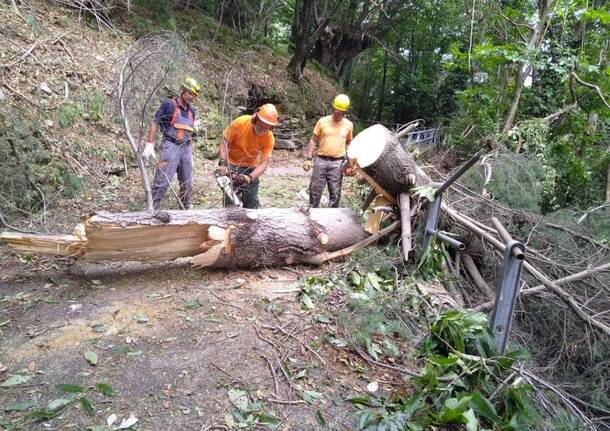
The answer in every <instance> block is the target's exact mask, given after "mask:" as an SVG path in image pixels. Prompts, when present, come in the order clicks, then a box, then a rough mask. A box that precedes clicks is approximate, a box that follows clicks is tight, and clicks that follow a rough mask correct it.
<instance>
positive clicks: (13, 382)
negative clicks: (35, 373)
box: [0, 374, 32, 388]
mask: <svg viewBox="0 0 610 431" xmlns="http://www.w3.org/2000/svg"><path fill="white" fill-rule="evenodd" d="M30 380H32V376H30V375H27V374H13V375H12V376H11V377H9V378H8V379H6V380H5V381H4V382H2V384H0V386H2V387H3V388H8V387H11V386H17V385H22V384H24V383H27V382H29V381H30Z"/></svg>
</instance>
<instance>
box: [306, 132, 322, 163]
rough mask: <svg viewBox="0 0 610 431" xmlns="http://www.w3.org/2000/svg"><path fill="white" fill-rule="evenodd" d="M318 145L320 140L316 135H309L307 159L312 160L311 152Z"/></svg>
mask: <svg viewBox="0 0 610 431" xmlns="http://www.w3.org/2000/svg"><path fill="white" fill-rule="evenodd" d="M319 143H320V138H319V137H318V136H316V135H311V138H310V139H309V145H307V158H308V159H311V158H313V152H314V150H315V149H316V146H317V145H318V144H319Z"/></svg>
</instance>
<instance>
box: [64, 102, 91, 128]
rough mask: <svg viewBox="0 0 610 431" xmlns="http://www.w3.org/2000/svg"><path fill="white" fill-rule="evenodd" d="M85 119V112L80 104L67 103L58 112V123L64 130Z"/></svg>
mask: <svg viewBox="0 0 610 431" xmlns="http://www.w3.org/2000/svg"><path fill="white" fill-rule="evenodd" d="M84 117H85V111H84V109H83V107H82V106H81V105H80V104H78V103H74V102H66V103H64V104H62V105H61V106H60V107H59V109H58V110H57V122H58V123H59V127H61V128H62V129H67V128H68V127H70V126H72V125H73V124H74V123H76V122H77V121H78V120H80V119H82V118H84Z"/></svg>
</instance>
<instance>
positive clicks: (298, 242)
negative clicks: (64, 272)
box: [0, 208, 368, 268]
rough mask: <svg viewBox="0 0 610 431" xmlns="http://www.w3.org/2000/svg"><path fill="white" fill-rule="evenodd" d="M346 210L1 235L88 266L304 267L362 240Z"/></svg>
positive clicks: (234, 213) (135, 220)
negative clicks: (187, 261)
mask: <svg viewBox="0 0 610 431" xmlns="http://www.w3.org/2000/svg"><path fill="white" fill-rule="evenodd" d="M367 236H368V234H367V233H366V232H365V231H364V229H363V228H362V221H361V220H360V218H359V217H358V216H357V215H356V214H355V213H353V212H352V211H351V210H350V209H347V208H312V209H306V208H303V209H298V208H288V209H277V208H269V209H260V210H247V209H243V208H226V209H216V210H192V211H158V212H154V213H152V212H137V213H119V214H115V213H105V212H100V213H96V214H94V215H92V216H90V217H89V218H87V219H86V220H85V223H84V230H83V229H80V230H79V234H78V235H54V236H50V235H49V236H47V235H29V234H17V233H3V234H1V235H0V240H2V241H5V242H7V243H8V244H9V245H11V246H12V247H15V248H17V249H19V250H24V251H29V252H35V253H46V254H56V255H62V256H75V257H79V258H82V259H84V260H87V261H101V260H115V261H116V260H140V261H162V260H173V259H176V258H179V257H190V258H191V262H192V264H193V265H196V266H200V267H224V268H226V267H259V266H278V265H286V264H291V263H298V262H308V261H309V258H310V257H311V256H316V255H319V254H320V253H324V252H333V251H337V250H341V249H344V248H346V247H349V246H351V245H353V244H356V243H358V242H359V241H361V240H363V239H364V238H366V237H367Z"/></svg>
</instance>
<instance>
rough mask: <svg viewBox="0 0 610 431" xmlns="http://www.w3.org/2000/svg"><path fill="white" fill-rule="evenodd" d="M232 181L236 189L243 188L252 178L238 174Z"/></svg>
mask: <svg viewBox="0 0 610 431" xmlns="http://www.w3.org/2000/svg"><path fill="white" fill-rule="evenodd" d="M233 181H234V184H235V186H236V187H240V188H245V187H248V186H249V185H250V183H251V182H252V177H251V176H250V175H247V174H239V175H237V176H236V177H235V179H234V180H233Z"/></svg>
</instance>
